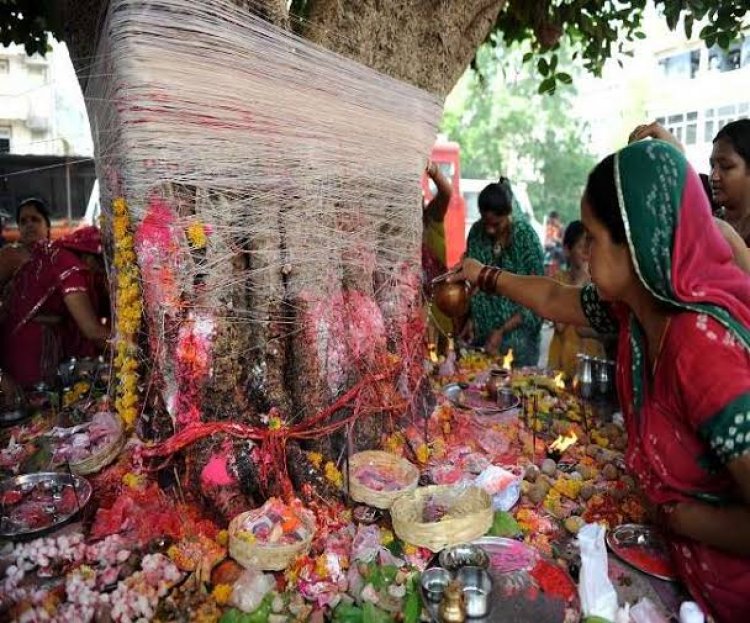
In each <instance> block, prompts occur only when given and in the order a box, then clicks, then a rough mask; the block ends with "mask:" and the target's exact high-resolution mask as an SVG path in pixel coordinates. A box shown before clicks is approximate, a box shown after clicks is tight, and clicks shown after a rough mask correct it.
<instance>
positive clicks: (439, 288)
mask: <svg viewBox="0 0 750 623" xmlns="http://www.w3.org/2000/svg"><path fill="white" fill-rule="evenodd" d="M432 301H433V303H435V306H436V307H437V308H438V309H439V310H440V311H441V312H443V313H444V314H445V315H446V316H448V317H449V318H460V317H461V316H465V315H466V314H467V313H468V311H469V285H468V284H467V283H466V282H465V281H456V282H448V281H440V282H438V283H435V284H433V287H432Z"/></svg>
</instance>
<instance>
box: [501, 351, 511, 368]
mask: <svg viewBox="0 0 750 623" xmlns="http://www.w3.org/2000/svg"><path fill="white" fill-rule="evenodd" d="M512 366H513V349H512V348H510V349H508V354H507V355H505V356H504V357H503V368H504V369H506V370H510V369H511V367H512Z"/></svg>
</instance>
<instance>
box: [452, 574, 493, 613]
mask: <svg viewBox="0 0 750 623" xmlns="http://www.w3.org/2000/svg"><path fill="white" fill-rule="evenodd" d="M456 579H457V580H458V581H459V582H460V583H461V585H462V586H463V592H464V604H465V605H466V616H467V617H471V618H477V617H484V616H487V613H488V612H489V610H490V595H491V594H492V578H490V574H489V573H487V571H486V570H485V569H483V568H481V567H463V568H461V569H459V570H458V574H457V575H456Z"/></svg>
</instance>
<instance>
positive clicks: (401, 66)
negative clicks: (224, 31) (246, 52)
mask: <svg viewBox="0 0 750 623" xmlns="http://www.w3.org/2000/svg"><path fill="white" fill-rule="evenodd" d="M234 2H235V3H236V4H238V5H241V6H246V7H248V10H253V11H254V12H255V13H257V14H259V15H260V16H261V17H263V18H264V19H266V20H267V21H269V22H271V23H274V24H276V25H278V26H280V27H282V28H288V27H289V25H290V21H291V22H294V20H290V16H289V15H288V13H287V11H286V8H285V6H286V3H285V2H284V0H234ZM505 2H506V0H438V1H434V0H413V1H411V2H403V1H402V0H310V2H309V5H308V6H309V9H308V15H307V17H306V19H304V20H299V21H297V22H295V25H296V26H297V28H296V30H297V31H298V32H300V34H301V35H302V36H303V37H305V38H306V39H309V40H310V41H312V42H314V43H317V44H319V45H321V46H323V47H325V48H328V49H330V50H333V51H334V52H338V53H339V54H342V55H344V56H347V57H349V58H352V59H354V60H356V61H359V62H360V63H363V64H364V65H367V66H368V67H372V68H373V69H376V70H378V71H380V72H382V73H384V74H387V75H389V76H392V77H394V78H398V79H399V80H404V81H406V82H409V83H411V84H414V85H416V86H418V87H420V88H423V89H426V90H427V91H430V92H432V93H436V94H439V95H443V96H444V95H447V94H448V92H449V91H450V90H451V88H453V85H454V84H455V83H456V81H457V80H458V78H459V77H460V76H461V74H462V73H463V71H464V70H465V69H466V67H467V66H468V64H469V63H470V62H471V59H472V58H473V57H474V53H475V52H476V49H477V47H478V46H479V45H480V44H481V43H482V42H483V41H484V40H485V39H486V37H487V35H488V34H489V33H490V32H491V31H492V28H493V26H494V24H495V21H496V20H497V16H498V14H499V13H500V10H501V9H502V7H503V6H504V5H505ZM107 5H108V0H63V11H64V13H63V15H64V20H65V24H66V35H65V36H66V43H67V44H68V48H69V49H70V53H71V57H72V58H73V65H74V67H75V68H76V70H77V72H78V77H79V80H80V81H81V83H82V85H83V86H84V87H85V82H86V78H87V67H88V66H89V64H90V60H91V58H92V56H93V55H94V54H95V52H96V41H97V37H98V34H99V31H100V29H101V24H102V21H103V19H104V13H105V11H106V8H107Z"/></svg>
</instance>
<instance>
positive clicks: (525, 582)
mask: <svg viewBox="0 0 750 623" xmlns="http://www.w3.org/2000/svg"><path fill="white" fill-rule="evenodd" d="M471 544H472V545H479V546H480V547H481V548H482V549H484V550H485V552H487V554H488V555H489V557H490V565H489V568H488V569H487V570H488V571H489V573H490V577H491V578H492V594H491V596H490V600H489V601H490V610H489V612H488V614H487V616H485V617H482V618H470V617H467V619H466V621H467V623H519V622H520V623H539V622H540V621H544V622H545V623H548V622H549V623H564V622H566V621H580V620H581V611H580V603H579V601H578V598H577V597H576V599H575V600H574V601H573V603H569V604H567V605H566V604H563V602H562V601H561V600H555V599H552V598H547V597H545V596H544V595H543V594H542V593H541V592H540V593H539V598H538V599H537V601H536V604H531V603H528V602H527V601H526V599H525V597H524V595H525V594H526V588H528V587H530V586H531V585H532V583H533V579H532V577H531V575H530V574H529V571H530V570H531V569H533V567H534V565H536V563H537V561H538V560H539V554H538V552H537V551H536V550H534V549H533V548H531V547H529V546H526V545H524V544H522V543H519V542H518V541H516V540H514V539H507V538H503V537H494V536H486V537H482V538H479V539H476V540H474V541H471ZM514 550H515V551H516V552H518V553H523V554H524V555H522V556H517V557H516V560H515V561H513V560H512V557H510V558H509V559H508V560H505V561H503V564H502V569H497V568H496V567H494V566H493V560H492V558H493V553H494V554H501V555H502V554H503V553H504V552H505V551H508V552H513V551H514ZM437 562H438V556H435V557H434V558H433V560H432V562H431V565H430V566H433V565H435V564H437ZM571 582H572V580H571ZM419 586H420V591H421V596H422V603H423V604H424V606H425V608H426V609H427V611H428V612H429V614H430V616H431V619H432V621H433V622H434V623H441V620H440V615H439V613H438V608H439V604H437V603H435V602H431V601H429V600H428V599H427V596H426V595H425V594H424V589H423V588H422V583H421V582H420V584H419Z"/></svg>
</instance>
